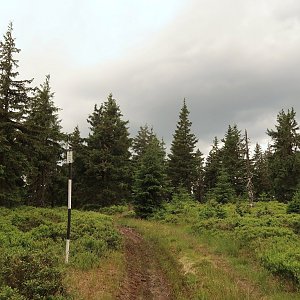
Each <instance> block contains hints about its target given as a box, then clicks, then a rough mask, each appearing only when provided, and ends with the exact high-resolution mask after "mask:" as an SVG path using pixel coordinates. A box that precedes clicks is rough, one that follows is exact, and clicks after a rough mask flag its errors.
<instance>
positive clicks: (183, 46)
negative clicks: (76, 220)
mask: <svg viewBox="0 0 300 300" xmlns="http://www.w3.org/2000/svg"><path fill="white" fill-rule="evenodd" d="M282 3H283V2H282V1H277V0H276V1H273V0H272V1H271V0H265V1H262V0H245V1H237V0H222V1H221V0H211V1H207V0H198V1H190V2H189V4H188V5H187V6H186V8H185V9H184V10H183V11H182V12H181V14H179V15H178V16H177V18H176V19H175V20H174V21H173V22H172V23H170V24H169V25H168V26H167V27H166V28H165V29H164V30H163V31H162V32H160V33H159V34H157V35H155V36H153V38H152V39H151V40H149V42H148V43H147V44H144V45H140V46H139V47H136V48H132V49H130V51H128V53H127V56H126V57H123V58H120V59H119V60H118V61H110V62H104V63H98V64H96V65H95V66H92V67H89V68H77V69H74V68H71V67H70V65H68V64H67V65H64V67H65V70H64V71H62V70H60V71H58V70H54V73H53V75H52V78H55V79H54V82H55V86H54V90H55V91H56V98H57V99H59V106H61V107H62V108H63V112H62V114H61V115H62V118H63V120H64V121H63V125H64V127H65V128H66V130H69V131H70V130H72V128H73V127H74V126H75V125H76V124H79V125H80V128H81V129H82V131H83V133H84V134H85V135H86V134H87V132H88V130H87V126H88V125H87V123H86V119H87V116H88V114H90V113H91V112H92V110H93V106H94V104H95V103H100V102H101V101H103V100H105V99H106V97H107V95H108V94H109V93H110V92H112V93H113V95H114V96H115V98H116V99H117V100H118V103H119V104H120V107H121V110H122V112H123V114H124V118H126V119H129V120H130V127H131V132H132V133H133V134H135V133H136V131H137V129H138V128H139V126H140V125H143V124H145V123H148V124H150V125H153V126H154V129H155V130H156V132H157V133H158V134H159V135H160V136H163V137H164V140H165V141H166V142H167V144H170V142H171V140H172V134H173V132H174V130H175V127H176V122H177V120H178V113H179V110H180V108H181V105H182V100H183V98H184V97H186V98H187V103H188V107H189V109H190V111H191V114H190V118H191V121H192V122H193V131H194V133H195V134H196V135H197V136H198V137H199V147H202V148H203V149H200V150H201V151H203V152H205V153H207V152H208V149H209V146H210V145H211V142H212V139H213V137H214V136H218V137H219V138H222V137H223V136H224V133H225V131H226V129H227V126H228V125H229V124H233V123H236V124H237V125H238V127H239V128H240V129H241V130H244V128H247V129H248V133H249V136H250V138H251V140H252V142H253V143H255V142H256V141H258V142H262V143H265V142H266V133H265V132H266V129H267V128H273V127H274V124H275V121H276V114H277V113H278V112H279V110H281V109H282V108H286V109H287V108H290V107H291V106H293V107H294V108H295V110H296V112H299V114H300V104H299V103H300V102H299V95H300V85H299V83H298V78H299V75H300V70H299V68H298V66H299V64H300V54H299V53H300V38H299V37H300V23H299V16H300V5H299V3H298V1H292V0H289V1H285V2H284V4H282ZM62 65H63V64H62ZM298 117H299V115H298Z"/></svg>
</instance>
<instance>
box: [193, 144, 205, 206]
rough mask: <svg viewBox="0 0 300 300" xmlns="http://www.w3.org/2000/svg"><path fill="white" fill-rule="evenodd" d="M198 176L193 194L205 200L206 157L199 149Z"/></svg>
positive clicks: (197, 154)
mask: <svg viewBox="0 0 300 300" xmlns="http://www.w3.org/2000/svg"><path fill="white" fill-rule="evenodd" d="M195 158H196V173H195V174H196V176H195V179H194V182H193V195H194V197H195V199H196V200H197V201H199V202H203V200H204V157H203V154H202V153H201V151H200V150H199V149H197V151H196V154H195Z"/></svg>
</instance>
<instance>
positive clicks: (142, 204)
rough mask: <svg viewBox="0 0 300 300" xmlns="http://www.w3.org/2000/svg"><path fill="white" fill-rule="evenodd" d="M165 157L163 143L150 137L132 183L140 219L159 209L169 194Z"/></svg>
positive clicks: (154, 137)
mask: <svg viewBox="0 0 300 300" xmlns="http://www.w3.org/2000/svg"><path fill="white" fill-rule="evenodd" d="M165 155H166V153H165V149H164V146H163V143H162V142H160V141H159V140H158V139H157V137H156V136H155V135H152V139H151V140H150V141H149V143H148V144H147V145H146V146H145V148H144V151H143V153H142V154H141V156H140V159H139V162H138V164H137V167H136V171H135V175H134V182H133V193H134V207H135V211H136V214H137V216H139V217H141V218H148V217H150V216H151V215H152V214H153V212H154V211H155V210H157V209H159V208H160V207H161V204H162V202H163V200H165V199H166V197H167V194H168V192H169V184H168V180H167V175H166V161H165Z"/></svg>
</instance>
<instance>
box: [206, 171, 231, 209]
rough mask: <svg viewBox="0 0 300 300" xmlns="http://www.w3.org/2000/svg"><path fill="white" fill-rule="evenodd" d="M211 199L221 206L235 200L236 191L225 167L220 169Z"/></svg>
mask: <svg viewBox="0 0 300 300" xmlns="http://www.w3.org/2000/svg"><path fill="white" fill-rule="evenodd" d="M210 197H211V198H212V199H214V200H216V201H217V202H218V203H220V204H225V203H229V202H232V201H233V200H234V197H235V191H234V189H233V187H232V184H231V182H230V176H229V174H228V173H227V171H226V169H225V168H224V167H222V168H221V169H220V172H219V174H218V177H217V182H216V185H215V187H214V188H213V189H212V190H211V193H210Z"/></svg>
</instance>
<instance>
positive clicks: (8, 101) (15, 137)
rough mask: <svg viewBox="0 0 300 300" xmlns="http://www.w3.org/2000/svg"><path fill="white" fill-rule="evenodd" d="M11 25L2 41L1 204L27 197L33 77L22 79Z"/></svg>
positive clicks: (0, 68) (0, 61) (0, 102)
mask: <svg viewBox="0 0 300 300" xmlns="http://www.w3.org/2000/svg"><path fill="white" fill-rule="evenodd" d="M12 32H13V27H12V23H10V24H9V26H8V30H7V32H6V34H5V35H4V36H3V41H1V42H0V140H1V143H0V205H14V204H16V203H18V202H20V201H21V199H22V197H23V195H24V194H23V191H24V184H25V181H24V180H25V174H26V171H27V168H28V163H27V157H26V155H25V153H24V151H23V150H24V149H23V148H24V144H26V138H25V137H24V134H25V133H27V131H28V130H27V128H26V126H25V125H24V120H25V118H26V116H27V112H28V111H27V108H28V104H29V101H30V97H29V95H30V92H31V91H32V88H30V87H29V84H30V83H31V81H32V80H19V79H17V78H18V75H19V73H18V72H17V68H18V60H17V59H16V58H15V56H16V54H18V53H19V52H20V49H18V48H16V45H15V39H14V38H13V36H12Z"/></svg>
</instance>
